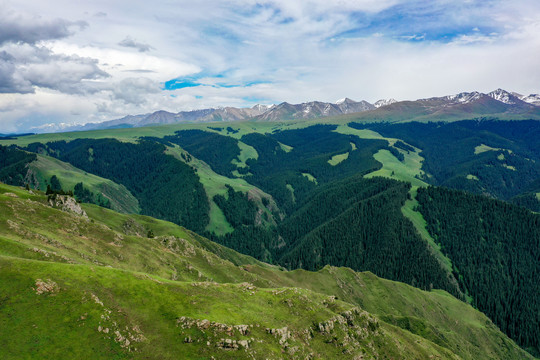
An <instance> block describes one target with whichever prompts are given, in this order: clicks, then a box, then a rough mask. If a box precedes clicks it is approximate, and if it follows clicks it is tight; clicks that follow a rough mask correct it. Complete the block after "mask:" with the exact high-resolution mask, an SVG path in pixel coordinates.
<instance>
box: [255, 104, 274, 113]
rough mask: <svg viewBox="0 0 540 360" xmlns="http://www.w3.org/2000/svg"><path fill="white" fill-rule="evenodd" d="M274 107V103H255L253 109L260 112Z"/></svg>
mask: <svg viewBox="0 0 540 360" xmlns="http://www.w3.org/2000/svg"><path fill="white" fill-rule="evenodd" d="M272 107H274V104H272V105H263V104H257V105H253V107H252V109H253V110H257V111H259V112H261V113H262V112H265V111H266V110H268V109H270V108H272Z"/></svg>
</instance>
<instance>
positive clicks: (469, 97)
mask: <svg viewBox="0 0 540 360" xmlns="http://www.w3.org/2000/svg"><path fill="white" fill-rule="evenodd" d="M482 95H483V94H481V93H479V92H478V91H473V92H462V93H459V94H456V95H449V96H447V97H446V98H447V99H448V100H450V101H452V102H455V103H460V104H468V103H470V102H473V101H476V100H478V99H480V98H481V97H482Z"/></svg>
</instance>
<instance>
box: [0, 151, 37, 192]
mask: <svg viewBox="0 0 540 360" xmlns="http://www.w3.org/2000/svg"><path fill="white" fill-rule="evenodd" d="M36 159H37V155H36V154H32V153H28V152H26V151H22V150H20V149H17V148H16V147H8V146H2V145H0V181H1V182H3V183H6V184H9V185H17V186H23V185H25V182H24V178H25V176H26V173H27V171H28V169H27V165H28V164H30V163H31V162H32V161H35V160H36Z"/></svg>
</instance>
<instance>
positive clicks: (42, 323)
mask: <svg viewBox="0 0 540 360" xmlns="http://www.w3.org/2000/svg"><path fill="white" fill-rule="evenodd" d="M57 201H58V199H57ZM46 202H47V199H46V198H45V197H43V196H41V195H36V194H30V193H28V192H26V191H24V190H20V189H19V188H15V187H10V186H7V185H1V184H0V223H1V224H2V226H0V272H1V274H2V277H1V278H0V324H1V325H2V326H0V334H1V336H0V344H1V345H2V346H1V347H0V354H1V355H2V358H5V359H11V358H20V355H21V354H25V355H26V356H28V357H31V358H38V357H39V358H44V357H55V358H73V356H75V357H79V358H84V357H88V356H92V358H111V357H114V358H193V357H195V356H196V357H203V358H209V357H211V356H215V357H218V358H224V359H228V358H230V359H238V358H276V359H277V358H283V356H286V357H289V358H302V359H303V358H305V357H306V356H309V357H310V358H313V359H328V358H338V357H339V358H345V359H346V358H351V359H352V358H357V357H359V356H362V357H367V358H369V357H380V358H384V357H387V358H396V357H399V358H406V359H408V358H410V359H424V358H430V357H435V358H437V357H439V358H444V359H450V358H456V359H457V358H462V359H482V358H500V359H514V358H515V359H526V358H531V357H530V356H528V355H527V354H526V353H525V352H523V351H522V350H521V349H519V348H518V347H517V346H516V345H515V344H514V343H513V342H512V341H511V340H509V339H508V338H506V337H505V336H504V335H503V334H502V333H501V332H500V331H499V330H498V329H497V328H496V327H495V326H494V325H493V324H492V323H491V322H490V321H489V320H488V319H487V318H486V317H485V316H484V315H483V314H481V313H479V312H478V311H476V310H474V309H472V308H471V307H470V306H468V305H466V304H464V303H462V302H460V301H458V300H456V299H454V298H453V297H451V296H449V295H448V294H446V293H444V292H440V291H436V292H424V291H420V290H418V289H415V288H412V287H410V286H407V285H404V284H400V283H395V282H391V281H385V280H382V279H378V278H377V277H375V276H373V275H372V274H370V273H355V272H353V271H351V270H350V269H345V268H331V267H326V268H324V269H323V270H321V271H319V272H317V273H310V272H306V271H302V270H298V271H293V272H287V271H283V270H282V269H278V268H276V267H273V266H269V265H266V264H263V263H260V262H258V261H256V260H254V259H252V258H249V257H246V256H243V255H240V254H237V253H235V252H233V251H231V250H228V249H226V248H223V247H220V246H219V245H216V244H212V243H211V242H209V241H208V240H206V239H204V238H201V237H199V236H197V235H195V234H193V233H190V232H188V231H186V230H185V229H183V228H181V227H178V226H176V225H173V224H171V223H167V222H164V221H160V220H156V219H152V218H148V217H144V216H138V215H121V214H118V213H114V212H113V211H110V210H107V209H103V208H99V207H97V206H94V205H85V206H83V210H85V211H86V213H87V214H88V219H87V218H86V217H85V216H84V215H83V216H81V215H76V214H74V213H72V212H69V211H65V210H64V211H63V210H61V209H59V208H55V207H50V206H49V205H47V204H46ZM56 204H58V205H59V204H60V203H59V202H56ZM51 217H54V218H55V219H56V221H54V222H51V221H50V220H49V219H50V218H51ZM147 230H151V231H152V232H153V234H154V237H151V238H148V237H147V236H146V233H147ZM141 232H142V234H141ZM218 254H219V255H218ZM235 264H237V265H235ZM335 296H337V299H336V297H335ZM367 309H369V310H367ZM366 310H367V311H366Z"/></svg>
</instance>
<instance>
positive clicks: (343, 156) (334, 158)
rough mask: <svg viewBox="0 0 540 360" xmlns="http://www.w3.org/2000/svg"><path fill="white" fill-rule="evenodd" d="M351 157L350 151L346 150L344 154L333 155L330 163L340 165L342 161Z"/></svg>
mask: <svg viewBox="0 0 540 360" xmlns="http://www.w3.org/2000/svg"><path fill="white" fill-rule="evenodd" d="M348 158H349V153H348V152H346V153H343V154H338V155H334V156H332V158H331V159H330V160H328V163H329V164H330V165H332V166H336V165H338V164H339V163H340V162H342V161H345V160H347V159H348Z"/></svg>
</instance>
